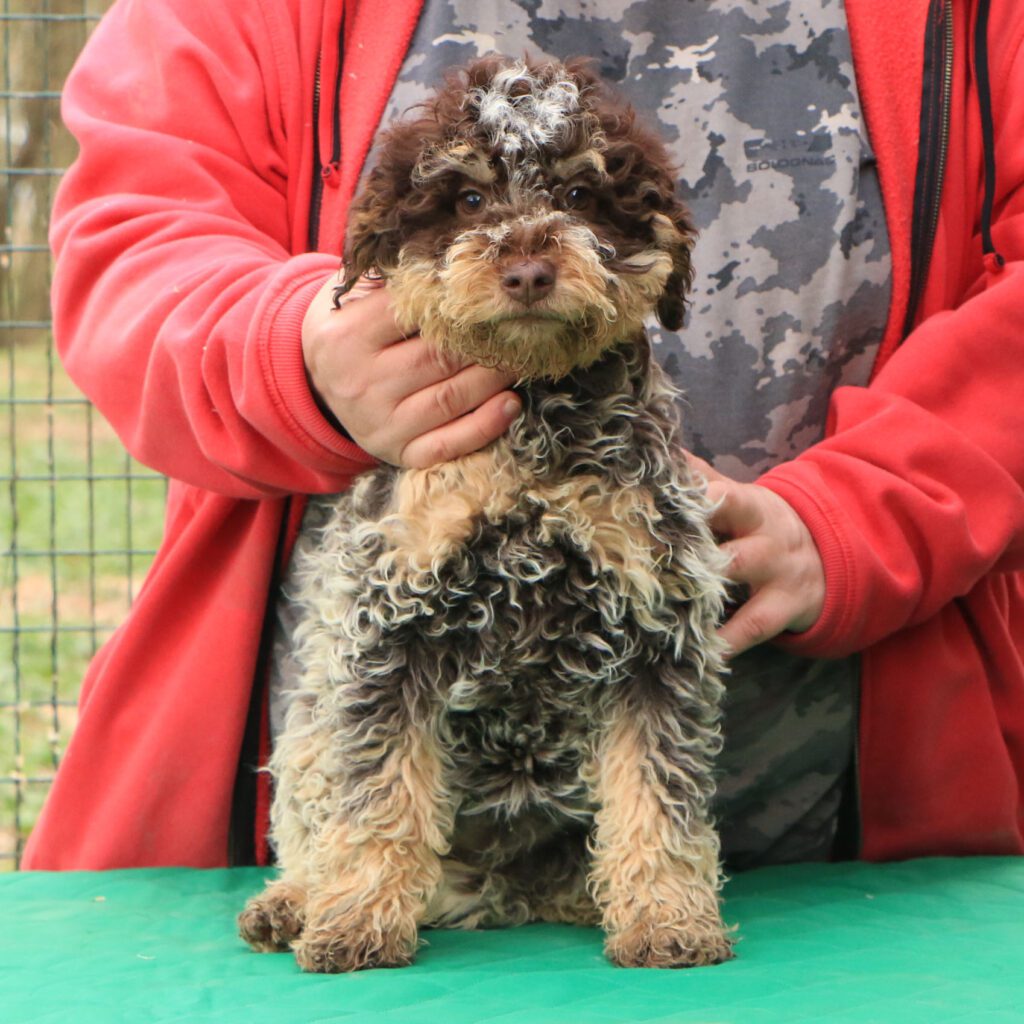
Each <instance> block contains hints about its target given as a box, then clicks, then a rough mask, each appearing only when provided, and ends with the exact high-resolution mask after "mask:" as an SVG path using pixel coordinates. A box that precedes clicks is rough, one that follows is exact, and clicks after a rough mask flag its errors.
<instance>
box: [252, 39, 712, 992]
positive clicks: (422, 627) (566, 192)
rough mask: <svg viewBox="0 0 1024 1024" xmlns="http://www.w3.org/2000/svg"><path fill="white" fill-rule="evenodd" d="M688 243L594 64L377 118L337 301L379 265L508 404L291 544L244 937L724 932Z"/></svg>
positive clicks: (506, 63) (668, 182)
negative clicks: (684, 379)
mask: <svg viewBox="0 0 1024 1024" xmlns="http://www.w3.org/2000/svg"><path fill="white" fill-rule="evenodd" d="M692 238H693V229H692V226H691V223H690V221H689V219H688V215H687V211H686V209H685V207H684V206H683V204H682V203H681V201H680V200H679V199H678V198H677V197H676V195H675V185H674V176H673V173H672V168H671V164H670V161H669V159H668V157H667V154H666V151H665V148H664V146H663V145H662V144H661V142H660V141H659V140H658V139H657V137H656V136H655V135H654V134H653V133H652V132H650V131H649V130H647V129H645V128H644V127H642V126H641V125H640V124H639V123H638V122H637V119H636V118H635V116H634V113H633V111H632V110H631V108H629V107H628V106H627V105H625V104H624V103H622V102H621V101H620V100H618V99H617V98H616V97H615V96H614V95H612V94H611V93H610V91H609V90H608V89H607V88H606V87H605V86H604V85H603V84H602V83H601V81H600V80H599V77H598V76H597V75H596V74H595V73H594V72H593V71H592V70H591V68H590V65H589V64H588V63H587V62H584V61H569V62H566V63H564V64H563V63H557V62H545V61H538V60H519V61H513V60H509V59H506V58H500V57H488V58H481V59H479V60H477V61H475V62H474V63H472V64H470V65H468V66H467V67H465V68H463V69H461V70H459V71H458V72H456V73H452V74H451V75H450V76H449V78H448V79H447V81H446V84H445V86H444V87H443V88H442V89H441V90H440V91H439V92H438V93H437V94H436V95H435V96H434V97H433V99H432V100H430V101H429V102H428V103H427V104H425V105H424V106H423V107H422V108H420V113H418V114H416V115H414V116H411V117H408V118H407V119H405V120H402V121H399V122H397V123H396V124H394V125H393V126H392V127H391V128H390V129H389V130H388V131H387V132H386V134H385V135H384V137H383V141H382V143H381V147H380V157H379V163H378V164H377V166H376V167H375V169H374V170H373V171H372V173H371V175H370V176H369V178H368V181H367V184H366V186H365V188H364V189H363V191H362V192H361V194H360V196H359V197H358V198H357V200H356V203H355V205H354V208H353V212H352V214H351V216H350V223H349V230H348V233H347V243H346V249H345V254H344V266H345V281H346V282H347V283H346V284H345V285H342V286H341V287H340V288H339V298H340V295H342V294H343V293H344V292H345V291H346V290H347V289H348V288H350V287H351V284H352V283H353V282H354V281H355V280H357V279H358V278H360V277H361V276H363V275H374V276H377V277H380V278H383V280H384V282H386V287H387V288H389V289H390V293H391V296H392V299H393V302H394V306H395V309H396V310H397V314H398V318H399V322H400V323H402V324H405V325H408V328H409V329H410V330H413V329H416V328H418V329H419V330H420V332H421V333H422V335H423V337H424V338H426V339H428V340H429V341H432V342H433V343H434V344H436V345H437V346H439V347H440V348H441V349H442V350H443V351H444V352H449V353H453V354H457V355H459V356H461V357H467V358H469V359H471V360H473V361H475V362H478V363H480V364H483V365H487V366H494V367H500V368H504V369H505V370H507V371H510V372H511V373H513V374H515V375H516V376H517V377H518V381H519V383H518V385H517V386H518V387H519V389H520V392H521V395H522V399H523V411H522V414H521V416H520V417H519V418H518V419H517V420H516V421H515V422H514V423H513V424H512V426H511V427H510V429H509V431H508V433H507V435H506V436H504V437H502V438H501V439H499V440H497V441H495V442H493V443H492V444H490V445H489V446H487V447H486V448H484V449H483V450H481V451H478V452H475V453H473V454H471V455H467V456H464V457H462V458H458V459H455V460H454V461H452V462H449V463H446V464H443V465H438V466H434V467H433V468H431V469H423V470H411V469H410V470H402V469H399V468H396V467H393V466H386V465H382V466H380V467H379V468H376V469H374V470H371V471H369V472H367V473H365V474H363V475H362V476H360V477H358V478H357V479H356V481H355V482H354V484H353V486H352V488H351V490H350V491H348V492H347V493H345V494H344V495H342V496H341V497H340V498H339V499H338V500H337V503H336V505H335V506H334V507H333V510H332V512H331V514H330V516H329V518H328V520H327V522H326V524H325V525H323V527H322V529H320V530H318V531H316V534H315V536H313V537H312V538H306V539H305V540H302V541H300V544H299V547H298V549H297V553H296V555H295V556H294V557H295V560H296V561H295V563H294V564H295V566H296V573H297V578H298V579H299V580H300V585H299V592H298V593H297V595H296V599H297V600H298V602H299V604H300V607H301V610H302V621H301V623H300V625H299V626H298V628H297V631H296V635H295V642H296V645H297V652H298V659H299V661H300V663H301V666H302V677H301V681H300V684H299V686H298V688H297V689H296V690H295V691H294V694H293V696H292V698H291V702H290V706H289V710H288V714H287V718H286V726H285V729H284V733H283V735H282V736H281V737H280V738H279V741H278V742H277V743H276V746H275V750H274V753H273V756H272V759H271V765H270V768H271V771H272V773H273V777H274V780H275V797H274V804H273V810H272V824H271V834H272V839H273V843H274V846H275V849H276V854H277V858H278V861H279V864H280V868H281V874H280V877H279V878H278V879H277V880H274V881H272V882H270V883H269V885H268V887H267V888H266V890H265V891H264V892H263V893H262V895H260V896H258V897H256V898H254V899H252V900H250V901H249V903H248V905H247V907H246V908H245V910H244V911H243V912H242V914H241V915H240V917H239V927H240V932H241V935H242V937H243V938H244V939H245V940H246V941H248V943H249V944H250V945H251V946H252V947H253V948H255V949H257V950H285V949H288V948H291V949H292V950H293V951H294V954H295V957H296V959H297V961H298V964H299V965H300V967H301V968H302V969H304V970H307V971H317V972H340V971H352V970H359V969H362V968H369V967H382V966H397V965H404V964H407V963H409V962H410V961H411V960H412V958H413V956H414V954H415V951H416V949H417V945H418V941H419V940H418V931H419V929H420V928H421V927H425V926H429V927H445V928H448V927H452V928H478V927H487V928H489V927H498V926H504V925H517V924H521V923H525V922H528V921H556V922H567V923H571V924H583V925H598V924H599V925H601V926H602V927H603V929H604V932H605V951H606V954H607V956H608V957H609V958H610V959H611V960H612V961H613V962H614V963H616V964H620V965H624V966H647V967H684V966H692V965H704V964H713V963H718V962H720V961H723V960H725V959H727V958H729V957H730V956H731V955H732V954H731V941H730V933H729V930H728V929H726V928H725V927H724V926H723V923H722V918H721V914H720V907H719V892H720V888H721V873H720V866H719V843H718V838H717V835H716V833H715V830H714V828H713V825H712V823H711V821H710V819H709V813H708V805H709V801H710V799H711V797H712V795H713V791H714V776H713V762H714V758H715V755H716V753H717V752H718V751H719V749H720V745H721V740H720V712H719V704H720V699H721V696H722V683H721V676H722V674H723V671H724V657H723V649H722V644H721V642H720V641H719V640H718V639H717V638H716V635H715V627H716V624H717V622H718V621H719V619H720V616H721V614H722V611H723V606H724V596H725V584H724V576H723V570H724V562H723V557H722V555H721V554H720V552H719V549H718V547H717V546H716V543H715V539H714V537H713V535H712V533H711V530H710V528H709V526H708V516H709V511H710V510H709V505H708V501H707V499H706V496H705V491H704V488H703V486H702V485H701V483H700V482H698V481H696V480H694V479H692V478H691V476H690V473H689V470H688V468H687V460H686V456H685V453H684V451H683V449H682V446H681V441H680V424H679V414H678V412H677V409H678V401H677V393H676V392H675V390H674V388H673V387H672V386H671V385H670V383H669V382H668V380H667V379H666V377H665V376H664V375H663V373H662V371H661V370H660V369H659V367H658V365H657V364H656V363H655V362H654V360H653V358H652V354H651V345H650V342H649V340H648V338H647V336H646V334H645V330H644V320H645V318H646V317H648V316H649V315H650V314H651V313H655V314H656V315H657V317H658V318H659V319H660V321H661V322H662V323H663V324H664V325H665V326H667V327H668V328H670V329H678V328H679V327H680V326H681V324H682V320H683V315H684V312H685V296H686V291H687V288H688V286H689V283H690V280H691V267H690V249H691V244H692ZM336 301H337V299H336Z"/></svg>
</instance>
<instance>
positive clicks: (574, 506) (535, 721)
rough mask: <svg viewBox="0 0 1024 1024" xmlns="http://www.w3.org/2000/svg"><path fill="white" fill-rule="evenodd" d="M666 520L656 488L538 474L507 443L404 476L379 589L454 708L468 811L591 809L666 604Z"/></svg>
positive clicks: (454, 750)
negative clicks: (656, 616)
mask: <svg viewBox="0 0 1024 1024" xmlns="http://www.w3.org/2000/svg"><path fill="white" fill-rule="evenodd" d="M656 518H657V513H656V512H655V510H654V504H653V501H652V498H651V496H650V494H649V493H647V492H645V491H644V490H643V489H632V490H628V491H627V490H621V491H616V490H613V489H612V488H611V486H610V485H609V483H608V481H607V480H606V479H604V478H602V477H601V476H599V475H596V474H575V475H566V476H561V477H558V476H547V477H546V478H544V479H538V478H536V477H534V476H532V475H530V473H529V472H524V470H523V469H522V467H521V466H520V465H519V464H518V463H517V462H516V461H515V460H514V459H513V458H512V457H511V456H510V453H509V450H508V448H507V446H504V445H502V444H498V445H495V446H493V447H492V448H489V449H487V450H485V451H484V452H480V453H476V454H475V455H472V456H469V457H467V458H465V459H461V460H458V461H457V462H454V463H450V464H447V465H445V466H441V467H437V468H436V469H433V470H429V471H423V472H407V473H404V474H401V475H400V476H399V477H398V478H397V480H396V482H395V487H394V490H393V493H392V497H391V501H390V511H389V512H388V514H386V515H384V516H383V517H382V519H381V520H380V531H381V537H382V542H383V543H382V550H381V554H380V556H379V558H378V570H377V571H376V572H374V573H371V574H370V579H371V581H375V582H371V584H370V587H369V592H368V594H367V601H368V602H369V604H370V606H371V608H372V610H373V614H374V615H376V616H377V617H378V618H380V619H382V620H390V621H391V623H392V628H393V635H392V640H393V642H394V643H395V644H396V645H398V646H400V647H401V649H402V660H403V663H404V665H405V667H406V673H407V678H406V685H407V686H410V687H412V688H413V690H414V691H415V692H417V693H419V694H422V695H429V698H430V699H431V700H432V701H435V702H437V703H438V704H439V706H440V707H442V708H443V712H442V717H441V722H440V739H441V742H442V744H443V746H444V747H445V749H446V751H447V752H448V754H449V758H450V764H451V765H452V767H453V769H454V778H453V779H452V780H451V781H452V782H453V784H454V785H455V786H456V788H457V789H459V790H460V791H461V792H462V795H463V801H464V804H463V806H464V808H468V809H475V810H483V809H487V808H497V807H499V806H501V807H502V808H504V809H505V810H512V809H516V808H520V809H521V808H525V807H527V806H531V805H533V806H536V805H538V804H544V803H546V804H548V805H553V806H554V809H558V810H561V811H563V812H565V813H570V814H579V813H582V812H583V808H584V805H585V802H586V801H585V787H584V785H583V783H582V782H581V779H580V770H581V767H582V764H583V762H584V760H585V759H586V758H587V756H588V755H589V754H590V753H591V743H592V740H593V738H594V736H595V733H596V727H597V725H598V723H599V721H600V720H601V718H602V717H603V714H604V708H605V706H606V704H607V701H608V700H609V698H610V694H611V692H612V691H613V690H614V689H615V688H616V687H617V684H620V683H621V682H623V681H624V680H626V679H627V678H629V677H630V676H631V675H632V674H634V673H635V671H636V667H637V663H638V660H640V659H642V657H643V652H644V650H645V644H646V643H648V642H649V636H650V629H649V628H648V627H649V626H650V623H649V621H646V620H648V619H649V618H650V616H651V614H652V609H654V608H656V607H657V606H659V605H661V604H663V603H664V593H663V586H662V582H663V581H662V579H661V573H660V569H659V560H660V559H661V556H662V554H663V551H662V550H661V546H660V544H659V542H658V540H657V539H656V537H655V536H654V533H653V531H652V529H651V526H652V523H653V522H654V520H656Z"/></svg>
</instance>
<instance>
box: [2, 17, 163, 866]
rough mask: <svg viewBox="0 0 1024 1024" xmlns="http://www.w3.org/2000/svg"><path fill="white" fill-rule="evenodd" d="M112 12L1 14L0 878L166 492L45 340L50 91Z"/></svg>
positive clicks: (52, 122) (54, 136)
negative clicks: (124, 446) (128, 449)
mask: <svg viewBox="0 0 1024 1024" xmlns="http://www.w3.org/2000/svg"><path fill="white" fill-rule="evenodd" d="M110 2H111V0H20V2H18V0H2V13H0V47H2V53H0V61H2V67H0V74H2V80H0V127H2V130H3V142H2V146H3V150H2V157H0V164H2V166H0V207H2V210H3V215H4V235H3V238H2V239H0V448H2V455H0V559H2V561H0V582H2V596H0V870H5V869H11V868H14V867H16V866H17V864H18V862H19V860H20V856H21V851H22V849H23V847H24V842H25V840H26V838H27V836H28V833H29V831H30V830H31V826H32V824H33V822H34V821H35V819H36V817H37V816H38V813H39V810H40V807H41V806H42V803H43V800H44V798H45V795H46V792H47V790H48V788H49V786H50V784H51V782H52V780H53V775H54V772H55V770H56V768H57V765H58V763H59V761H60V757H61V754H62V752H63V750H64V748H65V747H66V744H67V740H68V738H69V736H70V734H71V732H72V730H73V729H74V725H75V717H76V712H75V707H76V698H77V693H78V688H79V685H80V683H81V678H82V675H83V672H84V669H85V666H86V664H87V663H88V661H89V659H90V658H91V657H92V655H93V654H94V653H95V652H96V650H97V648H98V646H99V645H100V644H101V642H102V641H103V640H104V639H105V638H106V637H107V636H108V635H109V634H110V632H111V631H112V630H113V628H114V627H115V626H116V625H117V624H118V623H119V622H120V621H121V620H122V619H123V618H124V615H125V613H126V612H127V609H128V607H129V606H130V604H131V601H132V597H133V595H134V593H135V590H136V589H137V586H138V583H139V581H140V580H141V577H142V575H143V574H144V572H145V570H146V568H147V567H148V565H149V562H150V560H151V558H152V555H153V553H154V549H155V547H156V544H157V542H158V539H159V536H160V531H161V528H162V509H163V500H164V495H165V485H164V481H163V480H162V479H161V478H159V477H158V476H156V475H155V474H154V473H152V472H150V471H148V470H146V469H145V468H143V467H141V466H139V465H138V464H137V463H134V462H133V461H132V460H131V459H130V458H129V457H128V456H127V455H126V454H125V452H124V450H123V449H122V448H121V446H120V444H119V443H118V441H117V439H116V437H114V435H113V433H112V432H111V431H110V429H109V427H107V425H106V424H105V423H104V422H103V421H102V420H101V418H100V417H99V416H98V415H96V414H94V411H93V409H92V406H91V405H90V404H89V402H88V401H86V400H85V399H84V398H83V397H82V396H81V395H80V394H79V393H78V392H77V391H76V389H75V388H74V386H73V385H72V384H71V383H70V382H69V381H68V379H67V378H66V376H65V375H64V373H63V371H62V369H61V367H60V364H59V362H58V361H57V359H56V357H55V355H54V350H53V344H52V340H51V336H50V316H49V280H50V257H49V251H48V247H47V229H48V226H49V210H50V205H51V201H52V197H53V192H54V189H55V188H56V185H57V182H58V181H59V178H60V176H61V174H62V173H63V171H64V169H65V168H66V167H67V166H68V164H69V163H70V162H71V160H72V159H73V157H74V142H73V140H72V139H71V138H70V136H69V135H68V133H67V132H66V131H65V129H64V128H63V127H62V125H61V123H60V116H59V100H60V90H61V88H62V86H63V83H64V79H65V77H66V75H67V72H68V70H69V68H70V66H71V64H72V63H73V61H74V58H75V56H76V55H77V53H78V52H79V50H80V49H81V47H82V46H83V45H84V43H85V40H86V38H87V36H88V34H89V32H90V30H91V29H92V28H93V27H94V26H95V24H96V22H97V21H98V20H99V18H100V17H101V15H102V13H103V12H104V11H105V10H106V8H107V7H108V6H109V5H110Z"/></svg>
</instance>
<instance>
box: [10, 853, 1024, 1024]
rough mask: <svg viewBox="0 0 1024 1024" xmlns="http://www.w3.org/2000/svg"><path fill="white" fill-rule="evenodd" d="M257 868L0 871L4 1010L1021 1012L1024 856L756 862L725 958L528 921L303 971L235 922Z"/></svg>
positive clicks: (22, 1013)
mask: <svg viewBox="0 0 1024 1024" xmlns="http://www.w3.org/2000/svg"><path fill="white" fill-rule="evenodd" d="M266 875H267V872H266V871H264V870H260V869H250V868H244V869H232V870H223V871H194V870H187V869H173V870H139V871H111V872H100V873H68V874H49V873H42V872H41V873H24V874H10V875H0V914H2V917H0V921H2V928H0V1024H16V1022H22V1021H33V1022H54V1024H57V1022H60V1024H91V1022H97V1024H100V1022H101V1024H119V1022H132V1024H134V1022H150V1021H181V1022H186V1021H187V1022H202V1021H244V1022H252V1024H260V1022H264V1021H265V1022H268V1024H270V1022H273V1024H299V1022H301V1024H306V1022H309V1024H313V1022H315V1024H326V1022H330V1021H366V1022H368V1024H377V1022H380V1024H383V1022H388V1024H399V1022H401V1024H413V1022H415V1024H421V1022H422V1024H476V1022H483V1021H487V1022H501V1024H547V1022H552V1024H554V1022H558V1024H563V1022H569V1024H591V1022H592V1024H619V1022H622V1024H627V1022H628V1024H634V1022H641V1021H642V1022H651V1024H654V1022H665V1024H667V1022H673V1024H674V1022H690V1021H694V1022H697V1021H700V1022H707V1024H712V1022H714V1024H725V1022H737V1024H760V1022H779V1021H786V1022H797V1021H828V1022H846V1021H850V1022H852V1021H857V1022H862V1021H879V1022H884V1024H888V1022H893V1024H912V1022H917V1021H920V1022H922V1024H923V1022H928V1024H951V1022H957V1021H963V1022H970V1024H990V1022H996V1021H999V1022H1011V1021H1012V1022H1018V1024H1019V1022H1024V858H1022V859H1009V858H1006V859H1004V858H975V859H963V860H955V859H943V860H920V861H909V862H906V863H902V864H889V865H882V866H879V865H867V864H836V865H801V866H795V867H785V868H767V869H762V870H759V871H752V872H750V873H748V874H744V875H741V876H738V877H736V878H734V879H733V880H732V881H731V882H729V884H728V886H727V888H726V892H725V897H726V908H725V914H726V918H727V919H728V920H729V921H730V922H732V923H735V924H736V925H738V935H739V940H740V941H739V943H738V945H737V953H738V956H737V958H736V959H735V960H733V961H731V962H730V963H727V964H722V965H719V966H717V967H705V968H698V969H695V970H684V971H657V970H626V969H622V968H616V967H612V966H611V965H610V964H609V963H607V962H606V961H605V959H604V957H603V956H602V953H601V936H600V934H599V932H597V931H596V930H593V929H586V928H571V927H563V926H555V925H531V926H528V927H525V928H519V929H512V930H508V931H494V932H429V933H427V936H426V937H427V940H428V945H426V946H425V947H424V948H423V949H422V950H421V952H420V954H419V957H418V959H417V961H416V963H415V964H414V965H413V966H412V967H407V968H403V969H398V970H375V971H366V972H363V973H360V974H354V975H331V976H326V975H304V974H302V973H301V972H299V970H298V969H297V968H296V966H295V963H294V961H293V960H292V958H291V955H290V954H287V953H281V954H266V953H265V954H257V953H252V952H250V951H249V950H248V949H247V948H246V947H245V946H244V945H243V944H242V942H241V941H240V940H239V939H238V938H237V937H236V934H235V925H234V916H235V914H236V912H237V911H238V910H239V908H240V907H241V906H242V904H243V903H244V901H245V899H246V897H247V896H248V895H250V894H251V893H253V892H255V891H257V890H258V889H259V888H260V887H261V882H262V880H263V878H264V877H265V876H266Z"/></svg>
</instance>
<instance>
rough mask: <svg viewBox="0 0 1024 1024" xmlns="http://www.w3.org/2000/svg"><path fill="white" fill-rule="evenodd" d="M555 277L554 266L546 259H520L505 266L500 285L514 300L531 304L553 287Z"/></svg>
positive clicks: (526, 304) (525, 304)
mask: <svg viewBox="0 0 1024 1024" xmlns="http://www.w3.org/2000/svg"><path fill="white" fill-rule="evenodd" d="M555 277H556V274H555V266H554V264H553V263H550V262H549V261H548V260H541V259H528V260H522V261H520V262H519V263H514V264H512V265H511V266H507V267H505V272H504V274H503V276H502V278H501V287H502V288H503V289H504V291H505V294H506V295H510V296H511V297H512V298H513V299H515V300H516V302H521V303H522V304H523V305H524V306H532V305H533V304H534V303H535V302H539V301H540V300H541V299H543V298H544V296H545V295H547V294H549V293H550V291H551V289H552V288H554V287H555Z"/></svg>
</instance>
